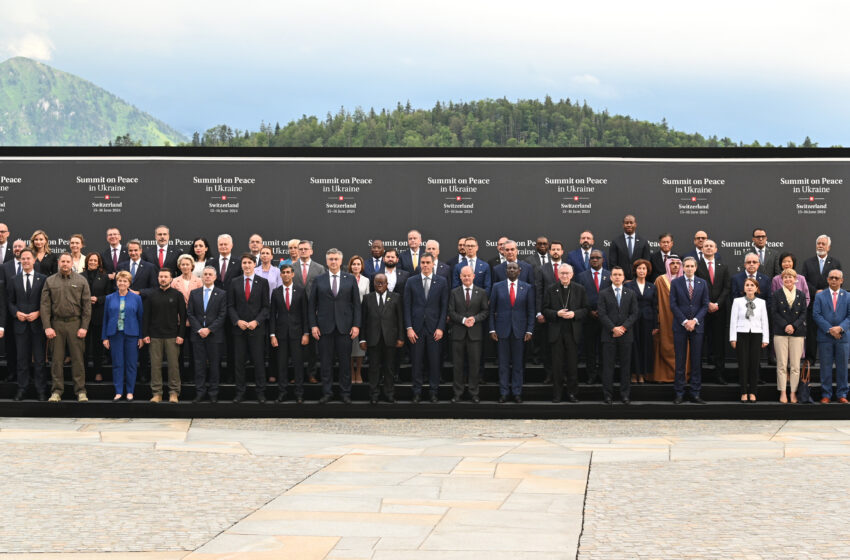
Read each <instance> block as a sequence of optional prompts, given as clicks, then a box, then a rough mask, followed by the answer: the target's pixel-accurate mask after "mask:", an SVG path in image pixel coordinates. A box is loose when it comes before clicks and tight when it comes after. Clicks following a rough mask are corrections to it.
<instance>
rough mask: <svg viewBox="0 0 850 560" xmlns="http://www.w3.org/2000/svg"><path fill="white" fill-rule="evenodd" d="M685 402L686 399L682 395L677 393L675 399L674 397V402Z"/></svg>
mask: <svg viewBox="0 0 850 560" xmlns="http://www.w3.org/2000/svg"><path fill="white" fill-rule="evenodd" d="M683 402H685V399H684V398H682V396H681V395H677V396H676V398H675V399H673V404H682V403H683Z"/></svg>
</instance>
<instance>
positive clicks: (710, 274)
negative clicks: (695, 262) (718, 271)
mask: <svg viewBox="0 0 850 560" xmlns="http://www.w3.org/2000/svg"><path fill="white" fill-rule="evenodd" d="M708 277H709V278H711V283H712V284H714V261H708Z"/></svg>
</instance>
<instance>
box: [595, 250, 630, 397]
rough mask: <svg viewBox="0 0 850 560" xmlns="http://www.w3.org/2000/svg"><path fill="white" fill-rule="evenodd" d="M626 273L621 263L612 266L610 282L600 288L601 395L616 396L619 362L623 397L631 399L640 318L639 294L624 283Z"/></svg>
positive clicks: (621, 395)
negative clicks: (624, 285)
mask: <svg viewBox="0 0 850 560" xmlns="http://www.w3.org/2000/svg"><path fill="white" fill-rule="evenodd" d="M625 278H626V276H625V274H624V273H623V269H622V268H621V267H619V266H615V267H612V268H611V285H610V286H609V287H607V288H605V289H604V290H602V291H601V292H599V304H598V308H597V309H598V311H599V322H600V323H602V399H603V401H604V402H605V404H611V402H612V399H613V398H614V364H615V362H617V361H619V362H620V400H621V401H622V402H623V404H629V403H630V402H631V399H630V398H629V395H630V388H631V365H632V342H634V333H633V329H634V325H635V323H636V322H637V319H638V304H637V294H636V293H635V292H633V291H632V290H630V289H626V288H624V287H623V281H624V280H625Z"/></svg>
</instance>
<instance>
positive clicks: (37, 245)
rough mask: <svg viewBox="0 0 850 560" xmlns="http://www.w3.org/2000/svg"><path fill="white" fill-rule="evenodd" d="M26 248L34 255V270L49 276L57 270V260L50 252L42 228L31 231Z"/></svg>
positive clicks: (48, 242) (48, 243) (48, 241)
mask: <svg viewBox="0 0 850 560" xmlns="http://www.w3.org/2000/svg"><path fill="white" fill-rule="evenodd" d="M27 248H28V249H31V250H32V252H33V254H34V255H35V266H34V267H33V268H34V269H35V271H36V272H40V273H41V274H44V275H45V276H50V275H51V274H56V273H57V272H58V271H59V261H57V260H56V255H54V254H53V253H51V252H50V240H49V239H48V238H47V234H46V233H45V232H44V230H43V229H37V230H35V231H34V232H32V235H31V236H30V244H29V246H28V247H27Z"/></svg>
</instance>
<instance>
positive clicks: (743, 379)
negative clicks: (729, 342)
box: [735, 332, 762, 395]
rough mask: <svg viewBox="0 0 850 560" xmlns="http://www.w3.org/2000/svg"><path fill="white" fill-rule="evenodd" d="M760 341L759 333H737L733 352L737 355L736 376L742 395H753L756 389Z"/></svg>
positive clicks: (760, 335)
mask: <svg viewBox="0 0 850 560" xmlns="http://www.w3.org/2000/svg"><path fill="white" fill-rule="evenodd" d="M761 341H762V334H761V333H742V332H739V333H738V341H737V342H736V343H735V352H736V353H737V354H738V376H739V379H740V383H741V394H742V395H746V394H750V393H752V394H755V393H756V389H757V388H758V384H759V356H761Z"/></svg>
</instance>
